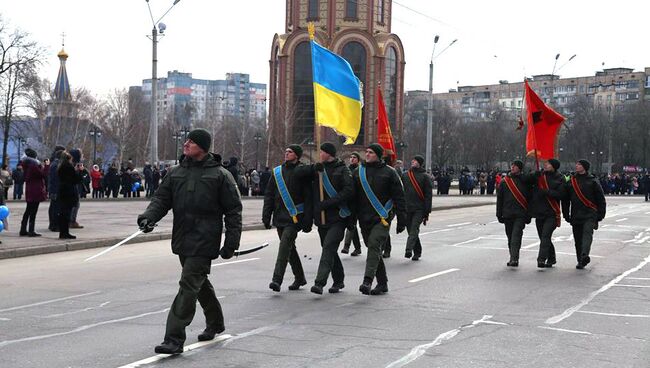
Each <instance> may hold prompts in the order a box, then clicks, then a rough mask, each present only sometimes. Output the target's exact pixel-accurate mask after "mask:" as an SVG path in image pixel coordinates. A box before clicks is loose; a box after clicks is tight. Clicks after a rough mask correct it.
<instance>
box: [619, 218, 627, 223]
mask: <svg viewBox="0 0 650 368" xmlns="http://www.w3.org/2000/svg"><path fill="white" fill-rule="evenodd" d="M625 220H627V217H623V218H622V219H618V220H616V222H621V221H625Z"/></svg>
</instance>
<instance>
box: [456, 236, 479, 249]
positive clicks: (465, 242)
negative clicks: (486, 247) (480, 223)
mask: <svg viewBox="0 0 650 368" xmlns="http://www.w3.org/2000/svg"><path fill="white" fill-rule="evenodd" d="M481 239H483V237H482V236H479V237H478V238H474V239H470V240H465V241H464V242H460V243H456V244H451V245H450V246H451V247H457V246H459V245H463V244H467V243H473V242H475V241H477V240H481Z"/></svg>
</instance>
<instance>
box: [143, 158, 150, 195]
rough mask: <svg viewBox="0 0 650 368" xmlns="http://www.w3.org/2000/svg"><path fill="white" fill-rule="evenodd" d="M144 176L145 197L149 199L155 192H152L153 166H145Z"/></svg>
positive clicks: (146, 164)
mask: <svg viewBox="0 0 650 368" xmlns="http://www.w3.org/2000/svg"><path fill="white" fill-rule="evenodd" d="M142 175H144V189H145V194H144V196H145V197H147V198H149V197H151V195H152V194H153V190H152V186H153V185H152V182H153V168H152V167H151V164H149V163H148V162H146V163H145V164H144V169H142Z"/></svg>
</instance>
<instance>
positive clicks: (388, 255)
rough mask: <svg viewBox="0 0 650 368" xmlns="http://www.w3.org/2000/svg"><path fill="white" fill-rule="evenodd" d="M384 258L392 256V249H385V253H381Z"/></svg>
mask: <svg viewBox="0 0 650 368" xmlns="http://www.w3.org/2000/svg"><path fill="white" fill-rule="evenodd" d="M381 256H382V257H384V258H390V251H386V250H385V251H384V254H382V255H381Z"/></svg>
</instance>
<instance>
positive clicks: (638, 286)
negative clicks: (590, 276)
mask: <svg viewBox="0 0 650 368" xmlns="http://www.w3.org/2000/svg"><path fill="white" fill-rule="evenodd" d="M614 286H620V287H631V288H650V285H626V284H616V285H614Z"/></svg>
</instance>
